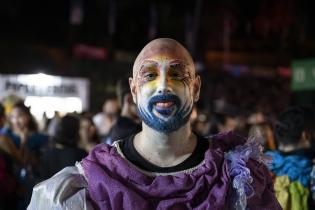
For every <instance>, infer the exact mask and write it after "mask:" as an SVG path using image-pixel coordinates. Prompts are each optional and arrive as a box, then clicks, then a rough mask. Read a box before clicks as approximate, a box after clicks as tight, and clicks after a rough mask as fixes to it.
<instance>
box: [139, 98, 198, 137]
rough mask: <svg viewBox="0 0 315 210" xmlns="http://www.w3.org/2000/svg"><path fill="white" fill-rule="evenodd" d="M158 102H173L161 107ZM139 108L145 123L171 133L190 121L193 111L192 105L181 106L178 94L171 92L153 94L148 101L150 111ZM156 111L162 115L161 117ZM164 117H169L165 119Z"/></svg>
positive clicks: (155, 128) (160, 130)
mask: <svg viewBox="0 0 315 210" xmlns="http://www.w3.org/2000/svg"><path fill="white" fill-rule="evenodd" d="M157 103H172V105H171V106H167V107H163V106H162V107H161V106H157V105H156V104H157ZM137 109H138V114H139V116H140V118H141V120H142V121H143V122H144V123H145V124H147V125H148V126H149V127H151V128H153V129H154V130H157V131H159V132H162V133H171V132H173V131H176V130H178V129H179V128H180V127H182V126H183V125H185V124H186V123H187V122H188V120H189V118H190V114H191V112H192V106H188V107H186V106H181V101H180V99H179V98H178V96H176V95H171V94H168V95H157V96H153V97H152V98H151V99H150V101H149V103H148V107H147V110H148V111H147V110H146V109H143V108H142V107H138V106H137ZM154 112H156V113H158V114H159V115H161V117H159V116H157V115H156V113H154ZM163 117H164V118H167V119H163Z"/></svg>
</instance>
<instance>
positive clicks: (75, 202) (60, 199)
mask: <svg viewBox="0 0 315 210" xmlns="http://www.w3.org/2000/svg"><path fill="white" fill-rule="evenodd" d="M42 209H47V210H50V209H53V210H61V209H62V210H93V207H92V205H91V203H90V201H89V199H88V192H87V182H86V179H85V177H84V175H83V171H82V169H81V165H80V164H79V163H77V164H76V166H72V167H66V168H64V169H63V170H61V171H60V172H58V173H57V174H55V175H54V176H53V177H51V178H50V179H47V180H45V181H43V182H41V183H39V184H37V185H36V186H35V187H34V189H33V194H32V199H31V202H30V204H29V206H28V208H27V210H42Z"/></svg>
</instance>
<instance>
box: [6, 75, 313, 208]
mask: <svg viewBox="0 0 315 210" xmlns="http://www.w3.org/2000/svg"><path fill="white" fill-rule="evenodd" d="M229 84H230V86H229V87H226V88H227V93H226V94H224V91H226V90H225V89H222V90H220V88H221V87H220V86H218V87H217V89H218V90H216V91H217V92H219V93H220V96H224V97H217V98H218V99H217V100H216V101H215V103H214V106H215V108H214V109H213V110H212V111H209V110H205V109H200V108H198V106H195V107H194V108H193V113H192V115H191V123H192V127H193V130H194V132H195V133H196V134H198V135H202V136H209V137H210V138H211V135H214V134H216V133H219V132H229V131H235V132H237V133H239V134H241V135H243V136H246V137H248V138H249V139H253V140H255V141H259V142H260V143H261V144H262V145H263V149H264V151H265V152H266V157H269V158H270V157H271V158H272V160H271V159H269V162H268V166H269V169H270V173H271V174H272V175H273V177H274V186H275V192H276V195H277V198H278V200H279V202H280V204H281V205H282V207H283V209H312V208H313V206H314V205H313V198H314V199H315V193H314V195H313V192H314V191H315V170H313V163H314V160H315V114H314V111H313V109H312V108H311V107H303V106H295V107H291V108H289V107H287V108H285V109H283V110H280V108H281V107H283V105H281V104H280V105H279V103H281V102H280V101H277V100H276V99H274V101H273V102H274V103H273V104H271V103H270V102H269V103H268V101H263V100H264V97H261V99H259V101H256V104H258V106H255V107H253V106H252V104H254V102H253V101H252V100H255V98H257V97H255V94H258V93H256V92H251V91H250V90H252V91H253V90H255V88H253V87H248V88H246V91H248V92H249V94H252V96H251V97H249V98H250V100H241V99H240V98H242V96H241V95H240V94H241V90H239V89H237V88H235V87H234V86H233V82H230V83H229ZM235 85H236V84H235ZM255 85H258V86H259V84H252V86H255ZM259 87H260V86H259ZM242 90H243V89H242ZM233 91H234V92H233ZM272 91H274V90H272ZM116 92H117V97H114V98H108V99H106V101H105V102H104V104H103V106H102V110H101V111H100V112H99V113H91V112H88V111H86V112H83V113H69V114H66V115H61V114H60V113H58V112H56V113H55V116H54V118H52V119H50V120H47V121H46V122H45V124H44V126H41V127H42V128H41V129H40V128H39V126H38V122H36V120H35V118H34V117H33V116H32V114H31V112H30V108H29V107H27V106H25V105H24V102H23V101H18V102H17V103H15V104H14V105H13V106H12V108H11V109H10V110H9V111H7V110H5V108H4V107H3V106H2V105H1V104H0V186H1V190H0V199H1V201H0V209H18V210H20V209H26V207H27V205H28V203H29V201H30V196H31V191H32V188H33V186H34V185H35V184H37V183H39V182H40V181H43V180H45V179H47V178H49V177H51V176H53V175H54V174H55V173H57V172H58V171H60V170H61V169H62V168H64V167H66V166H71V165H74V164H75V162H77V161H80V160H81V159H82V158H83V157H85V156H86V155H87V154H88V153H89V151H91V150H92V149H93V147H94V146H95V145H96V144H99V143H107V144H112V143H113V142H114V141H117V140H120V139H124V138H126V137H127V136H129V135H133V134H135V133H137V132H138V131H140V130H141V122H140V120H139V118H138V116H137V107H136V105H135V104H134V102H133V98H132V95H131V93H130V90H129V83H128V78H125V79H121V80H119V81H118V83H117V91H116ZM231 93H233V94H232V95H231ZM266 94H267V95H269V97H270V95H271V97H275V96H273V95H272V93H270V94H269V93H266ZM238 97H240V98H238ZM258 98H259V97H258ZM233 104H234V105H233ZM235 104H238V105H240V104H241V105H242V106H235ZM265 104H268V106H265ZM240 107H241V108H240ZM270 107H273V108H274V110H277V111H279V112H278V113H276V112H274V111H273V110H270ZM301 206H302V208H301Z"/></svg>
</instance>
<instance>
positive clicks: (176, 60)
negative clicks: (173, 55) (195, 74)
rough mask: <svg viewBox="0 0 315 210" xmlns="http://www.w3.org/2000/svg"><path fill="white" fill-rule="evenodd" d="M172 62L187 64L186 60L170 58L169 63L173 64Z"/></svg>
mask: <svg viewBox="0 0 315 210" xmlns="http://www.w3.org/2000/svg"><path fill="white" fill-rule="evenodd" d="M174 64H182V65H188V63H187V62H185V61H183V60H180V59H175V60H172V61H171V62H170V65H174Z"/></svg>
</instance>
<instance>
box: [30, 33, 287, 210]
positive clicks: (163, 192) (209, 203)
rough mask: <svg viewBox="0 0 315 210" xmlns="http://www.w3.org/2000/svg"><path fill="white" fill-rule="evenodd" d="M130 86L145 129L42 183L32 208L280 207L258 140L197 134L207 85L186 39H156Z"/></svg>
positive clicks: (137, 63) (139, 59)
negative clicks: (194, 118)
mask: <svg viewBox="0 0 315 210" xmlns="http://www.w3.org/2000/svg"><path fill="white" fill-rule="evenodd" d="M129 83H130V89H131V93H132V96H133V100H134V102H135V103H136V105H137V109H138V113H139V116H140V118H141V119H142V128H143V129H142V131H141V132H139V133H137V134H135V135H132V136H130V137H128V138H126V139H124V140H121V141H117V142H115V143H114V145H113V146H109V145H106V144H100V145H98V146H96V148H95V149H94V150H93V151H92V152H91V153H90V154H89V156H87V157H86V158H85V159H83V160H82V161H81V162H80V163H77V164H76V166H75V167H68V168H65V169H64V170H62V171H60V172H59V173H58V174H56V175H55V176H53V177H52V178H50V179H49V180H46V181H44V182H42V183H40V184H39V185H37V186H36V187H35V188H34V190H33V196H32V200H31V203H30V205H29V207H28V209H29V210H31V209H102V210H105V209H115V210H120V209H128V210H129V209H141V210H142V209H161V210H162V209H163V210H164V209H200V210H201V209H205V210H206V209H216V210H219V209H220V210H221V209H238V210H241V209H242V210H245V209H251V210H253V209H265V210H267V209H268V210H269V209H281V207H280V206H279V204H278V202H277V200H276V198H275V196H274V192H273V186H272V181H271V178H270V177H269V174H268V170H267V168H266V166H265V165H264V164H263V160H264V158H263V156H262V155H261V154H262V153H261V147H260V146H259V145H258V144H257V143H256V142H255V141H252V140H246V139H245V138H242V137H240V136H238V135H236V134H234V133H232V132H229V133H222V134H218V135H215V136H211V138H209V139H206V138H203V137H200V136H197V135H196V134H194V133H193V132H192V130H191V125H190V121H189V119H190V114H191V112H192V108H193V105H194V103H195V102H196V101H197V100H198V98H199V92H200V86H201V82H200V77H199V76H197V75H196V74H195V69H194V64H193V60H192V58H191V56H190V55H189V53H188V52H187V50H186V49H185V48H184V47H183V46H182V45H181V44H179V43H178V42H177V41H175V40H172V39H167V38H163V39H156V40H153V41H152V42H150V43H149V44H148V45H146V46H145V47H144V48H143V49H142V51H141V52H140V54H139V55H138V57H137V59H136V61H135V63H134V66H133V77H132V78H130V79H129Z"/></svg>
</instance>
